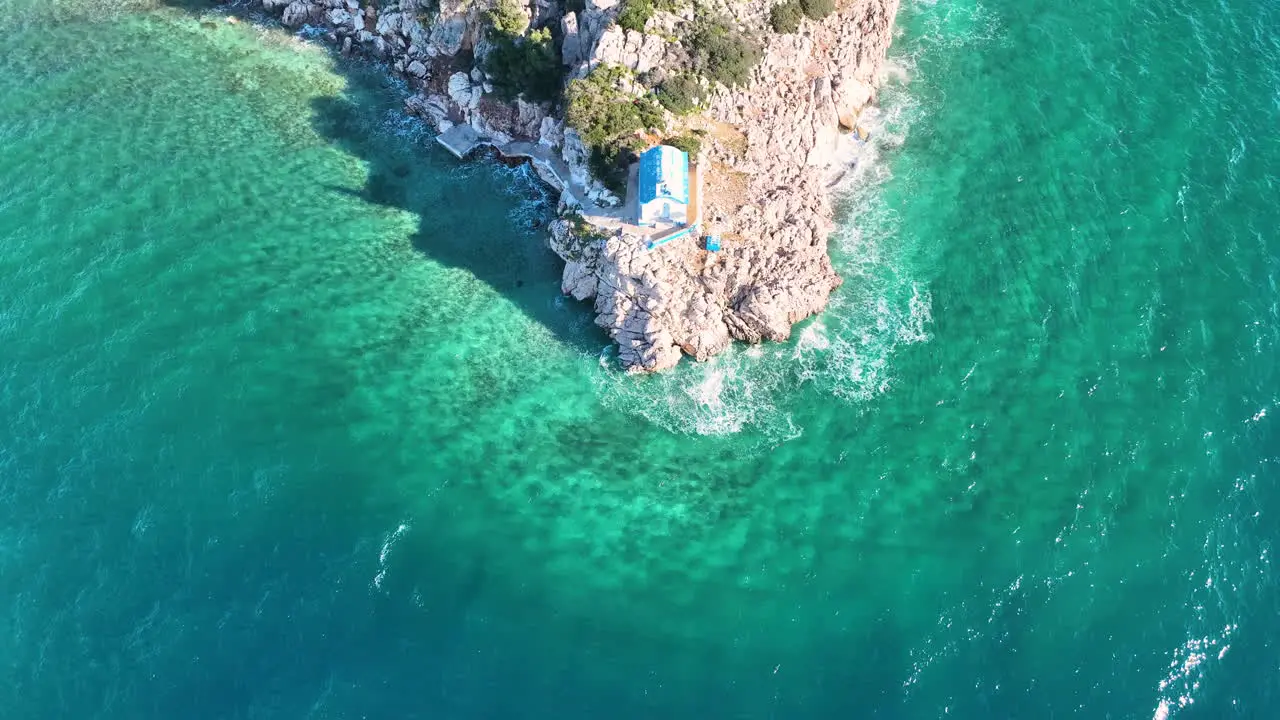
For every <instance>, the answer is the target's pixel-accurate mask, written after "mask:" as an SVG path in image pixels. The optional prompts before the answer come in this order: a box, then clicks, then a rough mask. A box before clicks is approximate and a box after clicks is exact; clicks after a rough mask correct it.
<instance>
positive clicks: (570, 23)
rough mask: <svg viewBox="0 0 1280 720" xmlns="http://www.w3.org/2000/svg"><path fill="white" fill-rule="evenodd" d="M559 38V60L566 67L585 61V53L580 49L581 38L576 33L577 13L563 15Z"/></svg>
mask: <svg viewBox="0 0 1280 720" xmlns="http://www.w3.org/2000/svg"><path fill="white" fill-rule="evenodd" d="M560 37H562V38H563V41H562V42H561V45H560V59H561V62H563V63H564V64H565V65H566V66H568V67H573V66H575V65H578V64H579V63H581V62H582V61H583V60H585V59H586V52H585V50H584V48H583V47H582V36H581V34H580V33H579V32H578V13H576V12H570V13H565V15H564V17H562V18H560Z"/></svg>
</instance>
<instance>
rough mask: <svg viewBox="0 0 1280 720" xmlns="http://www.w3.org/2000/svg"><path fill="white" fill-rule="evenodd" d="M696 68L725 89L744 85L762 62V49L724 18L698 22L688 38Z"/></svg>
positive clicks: (686, 43)
mask: <svg viewBox="0 0 1280 720" xmlns="http://www.w3.org/2000/svg"><path fill="white" fill-rule="evenodd" d="M685 46H686V47H687V48H688V50H689V55H690V57H691V58H692V59H693V67H694V69H696V70H697V71H698V72H700V73H702V74H703V75H706V76H707V77H708V78H710V79H712V80H715V81H716V82H720V83H723V84H725V85H730V86H732V85H742V84H745V83H746V82H747V79H748V78H749V77H750V76H751V68H752V67H753V66H754V65H755V64H756V63H757V62H759V61H760V47H759V46H758V45H756V44H755V43H754V42H752V41H751V40H749V39H748V38H747V37H746V36H745V35H743V34H742V33H741V32H739V31H738V30H736V29H735V28H733V27H732V26H730V25H729V23H728V22H726V21H725V20H724V19H723V18H707V17H703V18H699V19H697V20H696V21H695V22H694V26H693V32H691V33H689V35H688V36H687V37H686V38H685Z"/></svg>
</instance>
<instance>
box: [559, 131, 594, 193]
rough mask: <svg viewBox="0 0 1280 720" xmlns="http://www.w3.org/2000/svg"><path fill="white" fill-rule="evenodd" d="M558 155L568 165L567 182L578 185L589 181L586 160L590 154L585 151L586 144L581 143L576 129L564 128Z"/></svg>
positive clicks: (589, 175) (589, 174) (589, 176)
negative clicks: (562, 143)
mask: <svg viewBox="0 0 1280 720" xmlns="http://www.w3.org/2000/svg"><path fill="white" fill-rule="evenodd" d="M560 157H561V159H563V160H564V162H565V164H566V165H568V166H569V182H571V183H573V184H574V185H580V186H582V185H587V184H589V183H590V182H591V173H590V172H589V171H588V170H587V161H588V160H589V159H590V158H591V154H590V153H589V152H588V151H587V146H586V145H584V144H583V143H582V137H581V136H579V135H578V131H577V130H574V129H573V128H566V129H565V131H564V146H563V147H562V148H561V151H560Z"/></svg>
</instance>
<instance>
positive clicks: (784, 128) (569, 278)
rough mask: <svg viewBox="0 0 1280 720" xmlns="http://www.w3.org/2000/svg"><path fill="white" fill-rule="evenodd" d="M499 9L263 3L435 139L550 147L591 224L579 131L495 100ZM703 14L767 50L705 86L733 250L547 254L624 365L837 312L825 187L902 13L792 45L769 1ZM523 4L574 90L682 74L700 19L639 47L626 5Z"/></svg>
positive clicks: (677, 19)
mask: <svg viewBox="0 0 1280 720" xmlns="http://www.w3.org/2000/svg"><path fill="white" fill-rule="evenodd" d="M497 2H498V0H382V1H381V2H373V1H372V0H261V4H262V7H263V9H265V10H266V11H268V12H270V13H273V14H275V15H277V16H279V17H280V21H281V22H282V23H283V24H284V25H286V26H288V27H292V28H300V27H303V26H304V25H310V26H312V27H315V28H318V29H319V30H320V31H321V32H322V34H324V35H325V36H326V37H328V39H330V40H331V41H333V42H335V43H336V44H337V45H339V46H340V47H342V48H343V51H344V52H346V51H348V50H351V51H361V52H365V53H367V54H369V55H372V56H374V57H378V58H382V59H384V60H385V61H387V62H388V63H389V64H390V65H391V66H392V67H393V69H394V70H395V71H396V72H399V73H401V74H403V75H404V76H405V78H406V79H407V80H408V82H409V83H410V84H411V86H413V87H414V88H416V89H417V93H416V94H415V95H413V97H411V98H410V100H409V101H408V103H407V105H408V109H409V111H410V112H413V113H415V114H417V115H420V116H421V117H423V118H425V119H426V120H428V121H429V122H431V123H432V124H433V125H435V126H436V127H437V128H438V129H440V130H441V131H444V130H447V129H449V128H452V127H453V126H454V125H456V124H458V123H465V124H467V125H470V126H471V127H472V128H473V129H474V130H475V131H476V133H477V134H479V135H480V136H481V137H484V138H487V139H489V140H490V142H491V143H492V144H494V145H497V146H502V145H504V144H506V143H509V142H511V141H527V143H529V144H536V145H538V146H540V147H542V148H543V149H544V150H543V151H542V152H543V153H544V154H545V155H546V156H548V157H552V156H553V160H550V161H547V162H543V163H535V167H537V168H538V170H539V173H540V174H542V175H543V177H544V178H546V179H547V180H548V182H549V183H550V184H552V185H553V186H554V187H556V188H557V189H558V190H561V191H562V196H561V207H562V208H569V209H572V208H577V207H581V208H582V210H583V215H584V216H585V217H586V218H587V219H588V220H590V219H591V218H592V212H591V211H592V209H593V208H594V209H599V208H608V207H611V206H616V205H617V204H619V203H620V200H619V198H617V197H615V196H614V195H613V194H612V193H610V192H609V191H608V190H606V189H605V188H604V187H603V186H602V185H601V184H600V183H599V182H597V181H595V180H593V178H592V177H591V175H590V172H589V170H588V162H587V160H588V157H589V152H588V150H587V148H586V147H585V146H584V145H583V143H582V141H581V138H580V137H579V136H578V134H577V132H576V131H574V130H573V129H571V128H565V126H564V124H563V123H562V122H561V121H560V120H559V119H557V117H555V116H554V115H553V114H552V111H553V107H552V106H551V105H550V104H537V103H532V102H528V101H526V100H524V99H516V100H505V99H502V98H500V97H498V96H497V95H496V94H495V93H494V88H493V85H492V83H491V80H492V79H491V78H489V77H488V76H487V75H486V74H485V73H484V72H483V70H481V69H480V68H481V66H482V63H483V59H484V57H485V56H486V54H487V53H488V52H489V50H490V48H491V47H492V46H491V44H490V42H491V41H490V40H489V39H487V37H486V33H487V30H486V28H487V21H486V20H485V14H486V12H487V11H489V10H490V9H492V8H493V7H495V6H496V5H497ZM708 2H709V4H710V5H711V6H712V7H714V8H715V10H716V11H717V12H719V13H721V14H723V15H725V16H727V17H731V18H734V19H735V20H736V21H738V22H740V23H741V24H743V25H744V26H745V27H746V28H748V29H749V30H751V31H752V35H753V36H754V37H756V38H758V39H759V40H761V41H762V45H763V51H764V52H763V59H762V60H761V62H760V63H759V64H758V65H757V66H756V67H755V68H754V69H753V71H752V77H751V81H750V82H749V83H748V84H747V85H746V87H741V88H734V89H731V88H726V87H723V86H715V87H713V88H712V89H711V92H710V102H709V106H708V108H707V109H706V111H705V113H703V115H702V117H701V118H700V121H701V122H702V127H703V128H704V129H705V130H707V133H708V134H707V138H706V140H705V141H704V148H705V149H704V152H703V157H702V158H701V162H700V164H701V166H702V167H703V168H704V170H705V172H704V177H705V186H706V187H705V192H704V193H703V197H702V218H703V227H704V228H708V229H713V230H714V231H715V232H716V233H718V234H719V235H721V236H722V238H723V246H722V250H721V251H720V252H717V253H708V252H706V251H705V250H703V249H701V246H700V243H699V242H697V241H696V239H686V240H684V241H676V242H672V243H668V244H665V245H662V246H660V247H658V248H655V249H653V250H647V249H646V242H645V240H646V238H642V237H640V236H638V235H637V234H634V233H632V232H630V231H629V230H628V228H630V230H632V231H633V230H635V228H634V227H633V226H629V225H626V224H621V226H619V223H616V222H611V223H597V226H595V227H593V226H592V225H591V224H590V223H589V222H585V223H584V222H583V221H581V220H573V221H571V220H570V219H568V218H566V219H561V220H558V221H556V222H555V223H553V224H552V226H551V228H550V230H551V238H550V246H551V248H552V250H554V251H555V252H556V253H557V254H558V255H560V256H561V257H562V258H563V259H564V260H565V269H564V277H563V283H562V287H563V290H564V292H565V293H566V294H568V295H571V296H572V297H574V298H576V299H578V300H583V301H592V302H594V307H595V311H596V323H597V324H598V325H599V326H600V327H602V328H604V329H605V330H606V331H607V332H608V333H609V334H610V336H611V337H612V338H613V339H614V341H615V342H617V344H618V348H619V353H618V355H619V359H620V360H621V362H622V363H623V364H624V365H625V366H626V367H628V368H630V369H636V370H648V371H652V370H661V369H665V368H669V367H671V366H673V365H675V364H676V363H677V362H678V361H679V359H680V357H681V356H682V355H689V356H691V357H693V358H695V359H697V360H706V359H708V358H710V357H711V356H713V355H715V354H716V353H718V352H721V351H723V350H724V349H725V348H726V347H728V345H729V344H730V343H731V342H732V341H733V340H735V339H736V340H742V341H746V342H760V341H763V340H775V341H776V340H785V339H787V338H788V337H789V335H790V332H791V326H792V325H793V324H794V323H796V322H798V321H800V320H803V319H804V318H806V317H809V316H811V315H813V314H815V313H818V312H820V311H821V310H822V309H823V308H824V307H825V306H826V304H827V301H828V298H829V296H830V293H831V291H832V290H834V289H835V288H836V287H838V286H839V285H840V283H841V279H840V277H839V276H838V275H837V274H836V272H835V270H834V268H833V267H832V265H831V261H830V258H829V256H828V254H827V236H828V234H829V233H830V231H831V229H832V220H831V216H832V210H831V204H830V198H829V188H830V182H831V178H832V176H833V170H838V169H839V168H838V165H839V162H840V160H839V158H840V157H842V153H841V147H842V145H843V144H844V143H847V142H851V136H850V135H849V134H847V133H845V132H843V130H844V129H852V128H854V127H855V126H856V123H857V117H858V114H859V112H860V111H861V110H862V109H863V108H864V107H865V106H867V105H868V104H869V103H870V102H872V100H873V98H874V93H875V88H876V87H877V85H878V84H879V79H880V76H881V74H882V70H881V65H882V63H883V61H884V58H885V54H886V51H887V49H888V46H889V43H890V40H891V37H892V24H893V18H894V16H895V14H896V12H897V9H898V2H899V0H844V2H843V3H840V7H839V9H838V10H837V12H836V13H835V14H833V15H832V16H830V17H828V18H827V19H826V20H825V21H823V22H822V23H813V22H811V21H807V20H806V21H804V23H803V26H802V28H801V31H800V32H799V33H796V34H793V35H778V34H776V33H773V32H771V31H769V30H768V29H767V15H768V12H769V8H770V7H771V4H772V3H771V2H767V1H766V0H708ZM521 7H522V8H523V9H524V11H525V12H526V13H527V15H528V16H529V17H530V18H531V20H532V21H533V22H534V23H536V24H537V25H538V26H545V25H555V26H557V27H558V30H559V36H560V39H561V47H560V53H561V55H560V57H561V59H562V61H563V63H564V65H565V69H566V74H567V75H568V76H569V77H571V78H573V77H583V76H585V75H586V74H587V73H589V72H590V71H591V70H592V69H593V68H595V67H598V66H601V65H620V66H623V67H626V68H629V69H631V70H632V71H633V72H634V73H635V74H636V75H637V76H639V75H641V74H648V75H650V76H651V77H652V76H661V75H662V74H664V73H666V72H669V71H682V70H684V69H687V67H688V63H689V58H688V55H687V53H686V51H685V49H684V47H683V46H682V45H681V44H680V43H679V42H675V41H674V37H675V36H677V35H679V34H680V31H681V30H682V28H684V26H685V23H687V22H689V21H690V20H691V19H692V6H691V5H689V6H687V7H685V8H684V9H682V10H677V11H676V12H674V13H672V12H659V13H656V14H655V15H654V16H653V17H652V18H651V19H650V20H649V22H648V24H647V25H646V28H645V29H646V32H643V33H641V32H635V31H631V30H624V29H622V28H621V27H619V26H618V25H616V24H615V22H614V18H615V17H616V15H617V12H618V9H619V8H618V0H586V1H585V2H584V3H583V7H582V9H581V10H580V11H577V12H564V10H563V3H557V2H553V1H552V0H532V1H531V2H529V3H528V4H527V5H523V4H522V5H521ZM633 83H634V81H633ZM525 147H528V145H526V146H525ZM522 154H525V155H527V154H528V153H527V151H525V152H522ZM548 162H553V163H554V164H555V165H556V167H555V168H552V167H551V165H549V164H548ZM605 214H607V213H605ZM615 216H616V214H615Z"/></svg>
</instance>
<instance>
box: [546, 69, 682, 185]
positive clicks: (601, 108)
mask: <svg viewBox="0 0 1280 720" xmlns="http://www.w3.org/2000/svg"><path fill="white" fill-rule="evenodd" d="M628 73H629V71H628V70H627V69H625V68H622V67H618V66H616V65H614V66H603V67H599V68H596V69H595V70H593V71H592V72H591V74H590V75H588V76H586V77H585V78H582V79H581V80H574V81H573V82H571V83H569V87H568V89H567V90H566V91H565V100H566V104H565V113H564V119H565V122H566V123H568V124H569V126H570V127H572V128H574V129H575V130H577V131H578V134H579V135H581V136H582V142H583V143H584V144H585V145H586V146H587V147H588V148H590V149H591V158H590V167H591V174H592V175H593V176H594V177H596V178H597V179H599V180H600V182H602V183H604V185H605V187H607V188H609V190H611V191H613V192H614V193H617V194H619V195H621V194H624V193H626V191H627V187H626V186H627V167H628V166H629V165H630V164H631V163H632V162H635V159H636V152H637V151H638V150H639V149H641V147H642V146H643V145H644V141H643V140H641V139H640V138H638V137H636V133H638V132H640V131H642V130H646V129H648V128H654V127H659V126H661V125H662V124H663V120H664V117H663V114H662V107H661V106H660V105H658V103H657V101H655V100H654V99H653V98H651V97H648V96H646V97H642V98H635V97H632V96H631V95H629V94H627V93H626V92H623V91H622V90H621V89H620V85H621V84H622V82H623V81H624V80H626V79H627V75H628Z"/></svg>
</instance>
